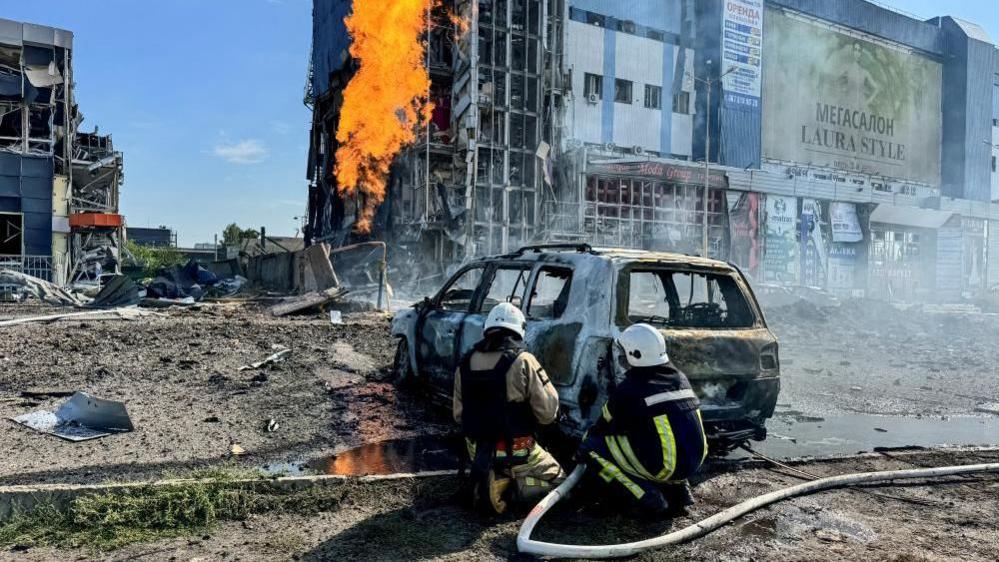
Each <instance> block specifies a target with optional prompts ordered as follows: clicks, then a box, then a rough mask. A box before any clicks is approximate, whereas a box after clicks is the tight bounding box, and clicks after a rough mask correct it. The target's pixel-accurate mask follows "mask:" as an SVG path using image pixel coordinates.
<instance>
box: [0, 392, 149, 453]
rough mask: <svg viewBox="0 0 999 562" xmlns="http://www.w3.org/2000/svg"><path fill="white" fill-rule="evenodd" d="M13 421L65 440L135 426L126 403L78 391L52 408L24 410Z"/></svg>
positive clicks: (124, 429)
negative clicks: (55, 407)
mask: <svg viewBox="0 0 999 562" xmlns="http://www.w3.org/2000/svg"><path fill="white" fill-rule="evenodd" d="M11 419H12V420H13V421H15V422H17V423H19V424H21V425H23V426H25V427H28V428H31V429H34V430H35V431H39V432H41V433H48V434H51V435H55V436H56V437H61V438H62V439H66V440H67V441H87V440H89V439H97V438H98V437H105V436H108V435H111V434H113V433H122V432H127V431H132V430H133V429H135V428H134V427H133V426H132V420H131V419H130V418H129V417H128V412H127V411H126V409H125V405H124V404H122V403H121V402H115V401H113V400H103V399H100V398H95V397H93V396H91V395H89V394H87V393H85V392H77V393H75V394H73V396H72V397H71V398H70V399H69V400H67V401H66V402H64V403H63V404H62V406H59V409H58V410H56V411H55V412H50V411H48V410H39V411H37V412H31V413H29V414H23V415H20V416H17V417H14V418H11Z"/></svg>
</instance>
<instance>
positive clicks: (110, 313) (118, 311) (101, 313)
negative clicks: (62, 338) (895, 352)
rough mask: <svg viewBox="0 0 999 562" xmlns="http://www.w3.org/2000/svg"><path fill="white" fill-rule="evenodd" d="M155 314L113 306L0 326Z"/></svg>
mask: <svg viewBox="0 0 999 562" xmlns="http://www.w3.org/2000/svg"><path fill="white" fill-rule="evenodd" d="M154 314H156V313H155V312H150V311H148V310H141V309H139V308H134V307H124V308H115V309H112V310H89V311H86V312H70V313H66V314H50V315H48V316H29V317H27V318H15V319H13V320H4V321H2V322H0V328H3V327H6V326H16V325H18V324H31V323H34V322H43V323H50V322H58V321H60V320H73V319H77V318H83V317H86V319H87V320H137V319H139V318H143V317H145V316H150V315H154Z"/></svg>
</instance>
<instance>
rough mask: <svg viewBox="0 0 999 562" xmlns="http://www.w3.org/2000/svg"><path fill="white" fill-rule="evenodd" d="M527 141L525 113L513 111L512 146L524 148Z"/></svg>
mask: <svg viewBox="0 0 999 562" xmlns="http://www.w3.org/2000/svg"><path fill="white" fill-rule="evenodd" d="M526 141H527V134H526V131H525V129H524V115H522V114H520V113H513V114H511V115H510V146H512V147H515V148H523V147H524V146H526V145H525V144H524V143H525V142H526Z"/></svg>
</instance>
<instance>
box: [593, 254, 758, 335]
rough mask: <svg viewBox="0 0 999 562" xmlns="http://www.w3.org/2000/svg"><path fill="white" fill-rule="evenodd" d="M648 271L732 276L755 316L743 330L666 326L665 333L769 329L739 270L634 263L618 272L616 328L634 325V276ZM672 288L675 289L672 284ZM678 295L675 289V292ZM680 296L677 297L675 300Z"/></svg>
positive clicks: (741, 328) (614, 315) (615, 307)
mask: <svg viewBox="0 0 999 562" xmlns="http://www.w3.org/2000/svg"><path fill="white" fill-rule="evenodd" d="M636 269H637V270H640V271H647V270H661V271H663V272H666V273H692V274H700V275H720V276H728V277H731V278H732V281H733V282H735V285H736V287H738V289H739V293H740V294H741V295H742V298H743V299H744V300H745V301H746V307H747V308H748V310H749V312H751V313H752V314H753V323H752V324H751V325H749V326H742V327H721V328H706V327H705V328H695V327H687V326H666V327H665V328H664V329H668V330H677V331H691V330H694V331H697V330H709V331H739V330H756V329H759V328H761V327H763V328H765V327H766V326H765V324H764V323H763V313H762V311H761V310H760V307H759V304H758V303H757V301H756V295H755V294H754V293H753V290H752V288H751V287H750V286H749V285H748V283H745V281H744V280H745V277H744V276H743V275H742V272H741V271H739V270H738V269H731V270H727V269H723V268H716V267H698V266H692V265H685V264H656V263H631V264H627V265H625V266H624V267H621V268H620V269H619V270H618V280H617V295H616V298H615V303H614V313H613V319H614V320H613V321H614V324H615V325H616V326H617V327H618V328H619V329H624V328H627V327H628V326H631V325H632V324H634V322H632V321H631V319H630V317H629V315H628V305H629V300H630V298H631V284H630V278H631V272H632V271H634V270H636ZM669 285H672V283H670V284H669ZM665 288H666V290H667V293H669V291H670V289H669V286H668V285H666V286H665ZM673 290H674V291H675V287H674V288H673ZM675 296H676V295H674V297H675Z"/></svg>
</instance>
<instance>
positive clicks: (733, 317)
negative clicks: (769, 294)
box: [624, 268, 756, 329]
mask: <svg viewBox="0 0 999 562" xmlns="http://www.w3.org/2000/svg"><path fill="white" fill-rule="evenodd" d="M624 274H625V275H628V276H629V283H628V286H629V287H630V291H629V296H628V320H629V321H630V322H632V323H636V322H646V323H649V324H652V325H654V326H665V327H670V328H703V329H711V328H715V329H738V328H752V327H753V326H754V325H755V323H756V316H755V314H753V311H752V308H751V307H750V305H749V302H748V301H747V299H746V297H745V295H743V293H742V291H741V290H740V289H739V285H738V283H736V281H735V279H733V278H732V277H731V276H729V275H726V274H716V273H708V272H698V271H682V270H668V269H659V268H650V269H633V270H631V271H628V272H625V273H624Z"/></svg>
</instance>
